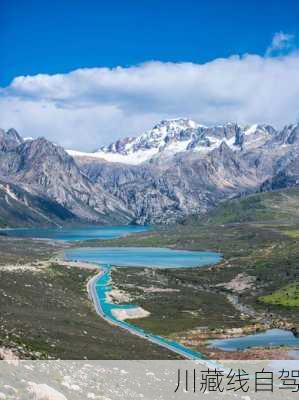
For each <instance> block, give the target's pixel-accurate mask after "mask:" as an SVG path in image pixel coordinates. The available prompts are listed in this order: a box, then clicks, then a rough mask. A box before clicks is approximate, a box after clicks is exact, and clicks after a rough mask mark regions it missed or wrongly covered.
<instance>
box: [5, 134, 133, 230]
mask: <svg viewBox="0 0 299 400" xmlns="http://www.w3.org/2000/svg"><path fill="white" fill-rule="evenodd" d="M8 136H9V143H8V144H9V146H8V145H6V146H2V151H1V152H0V174H1V175H0V177H1V179H3V180H4V181H5V182H7V183H11V184H12V183H13V184H15V185H17V186H18V187H19V188H20V189H22V190H23V191H25V192H27V193H30V194H31V195H32V196H33V197H35V198H40V199H45V201H46V202H50V203H55V204H57V205H59V206H60V207H62V208H63V209H65V210H67V211H68V213H69V214H70V215H72V216H74V219H75V220H76V219H77V220H80V221H82V222H85V223H109V224H110V223H128V222H130V221H131V219H132V215H130V212H128V211H127V210H126V209H125V207H124V206H123V205H122V204H120V202H119V200H117V199H115V198H113V196H112V195H111V194H109V193H106V192H105V190H104V189H103V188H102V187H101V186H100V185H93V184H91V182H90V180H89V178H88V177H86V176H85V175H84V174H82V172H81V171H80V169H79V168H78V166H77V165H76V163H75V161H74V160H73V158H72V157H71V156H69V155H68V154H67V153H66V152H65V151H64V149H63V148H61V147H59V146H56V145H54V144H53V143H51V142H49V141H47V140H46V139H44V138H38V139H36V140H30V141H23V140H21V141H19V140H17V139H15V141H14V143H12V142H13V141H11V135H8V133H7V134H6V138H7V137H8ZM4 139H5V137H4ZM3 142H5V140H3Z"/></svg>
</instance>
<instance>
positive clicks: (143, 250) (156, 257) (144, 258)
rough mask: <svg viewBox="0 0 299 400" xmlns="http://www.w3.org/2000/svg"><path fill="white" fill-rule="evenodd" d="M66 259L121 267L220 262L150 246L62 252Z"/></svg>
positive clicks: (215, 258) (217, 258)
mask: <svg viewBox="0 0 299 400" xmlns="http://www.w3.org/2000/svg"><path fill="white" fill-rule="evenodd" d="M64 254H65V258H66V260H76V261H88V262H92V263H97V264H110V265H116V266H120V267H154V268H191V267H200V266H204V265H209V264H215V263H217V262H219V261H220V259H221V254H218V253H212V252H200V251H184V250H170V249H165V248H158V247H155V248H152V247H97V248H92V247H90V248H88V247H86V248H76V249H67V250H65V253H64Z"/></svg>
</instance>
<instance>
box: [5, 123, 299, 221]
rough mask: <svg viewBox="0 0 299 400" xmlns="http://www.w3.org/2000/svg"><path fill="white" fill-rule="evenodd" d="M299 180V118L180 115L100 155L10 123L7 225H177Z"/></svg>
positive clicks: (119, 141) (117, 143)
mask: <svg viewBox="0 0 299 400" xmlns="http://www.w3.org/2000/svg"><path fill="white" fill-rule="evenodd" d="M298 184H299V124H293V125H288V126H286V127H284V128H283V129H282V130H276V129H275V128H273V127H271V126H270V125H263V124H255V125H250V126H240V125H238V124H235V123H227V124H224V125H217V126H214V127H206V126H203V125H199V124H197V123H196V122H194V121H191V120H188V119H175V120H168V121H161V122H160V123H159V124H157V125H156V126H154V127H153V129H151V130H149V131H147V132H145V133H143V134H142V135H140V136H138V137H130V138H127V139H121V140H118V141H116V142H115V143H113V144H111V145H109V146H103V147H101V148H100V149H99V150H98V151H96V152H95V153H81V152H74V151H68V152H66V151H65V150H64V149H63V148H62V147H60V146H58V145H55V144H53V143H51V142H49V141H48V140H46V139H44V138H38V139H26V140H25V139H22V138H21V136H20V135H19V134H18V133H17V132H16V131H15V130H14V129H10V130H9V131H3V130H1V129H0V225H1V224H2V225H3V223H4V224H5V223H10V224H14V225H16V224H18V225H25V224H26V225H40V224H58V225H63V224H65V223H76V221H77V222H80V223H81V222H83V223H92V222H94V223H98V224H99V223H130V222H136V223H141V224H142V223H170V222H175V221H178V220H180V219H183V218H185V217H186V216H188V215H190V214H201V213H204V212H206V211H207V210H208V209H210V208H212V207H214V206H216V205H217V204H218V203H219V202H221V201H223V200H225V199H227V198H231V197H235V196H238V195H241V194H244V193H249V192H256V191H259V190H272V189H277V188H283V187H289V186H294V185H298ZM2 221H4V222H2Z"/></svg>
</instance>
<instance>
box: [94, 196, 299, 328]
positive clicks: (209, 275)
mask: <svg viewBox="0 0 299 400" xmlns="http://www.w3.org/2000/svg"><path fill="white" fill-rule="evenodd" d="M298 204H299V190H298V189H289V190H283V191H277V192H272V193H259V194H257V195H252V196H249V197H247V198H243V199H240V200H232V201H229V202H227V203H226V204H222V205H221V206H219V207H218V208H217V209H215V210H214V211H212V212H211V213H209V214H208V215H207V216H205V217H204V218H202V219H200V218H196V217H193V218H190V219H189V220H187V221H185V222H184V223H183V224H180V225H177V226H171V227H166V228H165V227H164V228H159V229H156V230H154V231H153V232H148V233H144V234H142V235H138V236H136V235H135V236H130V237H126V238H121V239H119V240H115V241H104V242H98V241H96V242H94V243H92V242H89V244H88V245H91V246H94V245H96V246H98V245H102V246H107V245H109V246H160V247H163V246H165V247H169V248H178V249H190V250H211V251H219V252H221V253H223V261H222V262H220V263H219V264H218V265H217V266H213V267H212V268H207V267H205V268H194V269H178V270H175V269H171V270H161V271H159V273H158V275H157V276H158V278H159V279H154V278H151V277H150V275H149V274H148V275H144V276H142V275H140V274H138V273H137V272H136V270H135V271H134V270H133V269H130V270H127V271H126V272H124V270H119V272H117V273H114V274H113V280H114V282H115V284H116V285H117V286H119V287H122V288H123V289H124V290H126V291H128V292H129V293H130V294H132V295H133V299H134V301H135V302H136V303H137V304H140V305H142V306H143V307H144V308H145V309H147V310H149V311H151V312H152V315H151V316H150V317H149V318H145V319H142V320H139V321H135V323H136V324H138V325H140V326H142V327H149V329H152V330H153V331H155V332H160V333H165V334H167V333H168V332H170V331H171V330H172V331H173V332H179V331H181V330H182V329H185V330H187V329H192V328H194V327H196V326H207V327H208V328H210V329H213V328H220V327H224V326H225V327H235V326H242V325H243V324H244V323H248V322H249V320H250V318H248V319H247V320H246V319H245V320H242V319H240V313H239V312H238V311H237V310H236V309H234V311H232V306H231V303H229V302H227V298H226V297H227V295H233V296H235V297H236V299H237V301H238V302H239V303H240V304H241V306H245V307H247V308H248V307H249V308H250V309H251V311H252V314H251V317H252V318H253V319H254V318H260V317H261V316H262V315H263V314H265V315H266V316H267V318H268V319H269V320H272V321H273V323H274V321H282V322H283V321H286V322H288V323H290V324H294V325H295V326H297V327H298V326H299V313H298V312H294V309H291V308H286V307H285V306H284V305H283V304H278V303H275V304H274V303H267V304H266V303H264V302H261V301H260V297H261V296H267V295H271V294H272V293H273V292H276V291H277V290H280V289H281V288H282V287H285V286H287V285H290V284H291V283H293V282H296V281H299V246H298V244H299V243H298V237H297V234H296V233H297V232H298V231H299V230H298V226H299V212H298V208H297V205H298ZM242 210H244V214H243V211H242ZM262 214H263V218H264V219H262ZM241 219H242V220H243V221H241ZM216 221H217V223H216ZM224 221H229V223H228V222H227V223H224ZM231 221H235V223H231ZM220 222H221V223H220ZM290 232H292V234H290ZM125 274H127V278H126V279H125ZM240 274H246V275H247V276H249V277H250V278H251V279H252V281H253V283H252V285H250V286H249V287H248V288H244V290H242V291H241V292H238V291H236V290H235V289H234V288H233V287H231V286H230V283H231V282H233V280H234V279H236V277H238V276H239V275H240ZM140 279H141V280H142V282H141V286H144V285H148V286H151V285H152V286H156V285H157V283H158V282H162V283H163V285H164V286H163V287H164V288H171V287H172V288H176V289H178V290H180V292H177V293H175V292H169V293H167V292H164V293H163V292H161V293H159V292H157V293H153V294H149V293H147V292H145V293H142V291H140V292H138V291H136V289H135V288H134V283H135V282H139V281H140ZM178 293H179V294H178ZM188 294H189V296H188ZM159 304H162V305H163V304H165V305H166V306H165V308H164V306H162V307H161V308H160V309H159V306H158V305H159ZM203 304H204V306H203ZM183 310H184V311H183ZM172 311H173V314H172ZM185 311H187V312H185ZM175 315H177V317H178V319H177V323H175V322H174V319H175ZM222 315H225V316H227V315H229V316H230V318H224V317H223V318H222ZM182 316H183V317H182ZM184 326H185V328H184Z"/></svg>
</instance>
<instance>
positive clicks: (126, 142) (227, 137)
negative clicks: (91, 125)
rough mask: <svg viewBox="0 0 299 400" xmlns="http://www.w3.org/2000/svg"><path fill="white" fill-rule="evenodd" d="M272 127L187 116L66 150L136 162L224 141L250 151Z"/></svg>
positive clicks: (205, 150)
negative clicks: (90, 149)
mask: <svg viewBox="0 0 299 400" xmlns="http://www.w3.org/2000/svg"><path fill="white" fill-rule="evenodd" d="M273 132H275V129H274V128H272V127H270V126H268V125H258V124H254V125H251V126H245V127H241V126H239V125H237V124H234V123H227V124H225V125H217V126H215V127H206V126H203V125H199V124H198V123H196V122H194V121H192V120H190V119H184V118H179V119H172V120H163V121H161V122H160V123H158V124H157V125H155V126H154V127H153V128H152V129H150V130H148V131H146V132H144V133H143V134H142V135H140V136H138V137H128V138H125V139H120V140H117V141H116V142H114V143H112V144H110V145H108V146H102V147H100V148H99V150H97V151H96V152H94V153H84V152H79V151H74V150H68V153H69V154H70V155H71V156H74V157H89V158H90V157H91V158H98V159H102V160H105V161H108V162H116V163H123V164H130V165H138V164H141V163H143V162H145V161H149V160H150V159H152V158H153V157H157V156H159V157H165V158H167V157H171V156H173V155H175V154H177V153H180V152H185V151H192V152H199V153H200V152H201V153H209V152H210V151H212V150H214V149H215V148H218V147H219V146H220V145H221V143H223V142H224V143H226V144H227V145H228V146H229V147H230V148H231V149H232V150H235V151H238V150H244V149H246V150H250V149H251V148H252V149H253V148H256V147H259V146H262V145H263V144H264V143H265V142H266V141H268V140H269V139H270V138H271V135H272V134H273Z"/></svg>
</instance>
